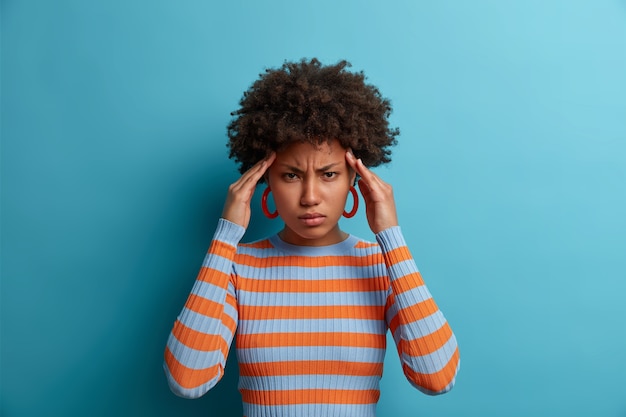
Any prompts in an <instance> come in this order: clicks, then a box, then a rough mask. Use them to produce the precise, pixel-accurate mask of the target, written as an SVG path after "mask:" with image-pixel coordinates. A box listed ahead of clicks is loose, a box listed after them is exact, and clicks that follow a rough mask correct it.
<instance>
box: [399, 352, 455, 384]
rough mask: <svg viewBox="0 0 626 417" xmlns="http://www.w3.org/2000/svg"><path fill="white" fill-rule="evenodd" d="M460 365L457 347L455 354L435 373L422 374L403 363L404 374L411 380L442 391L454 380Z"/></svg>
mask: <svg viewBox="0 0 626 417" xmlns="http://www.w3.org/2000/svg"><path fill="white" fill-rule="evenodd" d="M458 366H459V348H458V347H457V348H456V350H455V351H454V354H453V355H452V357H451V358H450V360H449V361H448V363H447V364H446V366H444V367H443V368H442V369H441V370H439V372H435V373H434V374H421V373H419V372H415V371H413V370H412V369H411V368H409V367H408V366H407V365H403V367H402V368H403V370H404V374H405V375H406V376H407V378H409V379H410V380H411V381H413V382H415V383H416V384H417V385H419V386H420V387H423V388H426V389H428V390H430V391H435V392H437V391H441V390H442V389H444V388H445V387H447V386H448V384H450V382H452V379H453V378H454V376H455V375H456V372H457V369H458Z"/></svg>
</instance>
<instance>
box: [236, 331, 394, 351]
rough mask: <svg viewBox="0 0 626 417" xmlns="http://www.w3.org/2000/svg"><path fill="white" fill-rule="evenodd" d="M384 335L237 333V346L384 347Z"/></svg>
mask: <svg viewBox="0 0 626 417" xmlns="http://www.w3.org/2000/svg"><path fill="white" fill-rule="evenodd" d="M385 341H386V339H385V335H379V334H368V333H348V332H335V333H332V332H319V333H315V332H311V333H309V332H307V333H278V332H277V333H265V334H262V335H258V334H252V335H249V334H241V333H239V334H238V335H237V347H240V348H264V347H285V346H348V347H371V348H380V349H382V348H384V347H385Z"/></svg>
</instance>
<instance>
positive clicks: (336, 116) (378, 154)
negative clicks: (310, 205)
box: [227, 58, 400, 173]
mask: <svg viewBox="0 0 626 417" xmlns="http://www.w3.org/2000/svg"><path fill="white" fill-rule="evenodd" d="M350 66H351V64H350V63H349V62H347V61H345V60H343V61H340V62H338V63H337V64H335V65H322V64H321V62H320V61H318V60H317V59H316V58H313V59H311V60H308V61H307V60H306V59H302V60H300V61H299V62H287V61H286V62H285V63H283V65H282V66H281V67H280V68H277V69H266V70H265V73H263V74H260V75H259V79H257V80H256V81H255V82H254V83H253V84H252V86H251V87H250V88H249V89H248V90H247V91H246V92H244V94H243V97H242V98H241V100H240V101H239V105H240V108H239V109H238V110H236V111H234V112H232V113H231V116H233V119H232V120H231V121H230V123H229V124H228V138H229V141H228V145H227V146H228V148H229V157H230V158H234V159H235V161H236V162H237V163H239V164H240V167H239V171H240V172H241V173H244V172H245V171H247V170H248V169H249V168H251V167H252V165H254V164H255V163H256V162H258V161H260V160H261V159H263V158H264V157H265V156H267V155H268V154H269V153H270V152H272V151H279V150H281V149H282V148H284V147H285V146H287V145H289V144H290V143H293V142H309V143H311V144H313V145H320V144H322V143H323V142H324V141H327V142H328V141H331V140H333V139H336V140H338V141H339V143H340V144H341V145H342V146H343V147H344V148H351V149H352V152H353V153H354V155H355V156H356V157H357V158H361V160H362V161H363V163H364V164H365V165H366V166H369V167H372V166H378V165H381V164H384V163H387V162H390V161H391V158H390V155H391V150H390V149H389V147H391V146H393V145H395V144H396V136H397V135H399V134H400V131H399V129H398V128H390V127H389V121H388V117H389V115H390V114H391V112H392V107H391V102H390V101H389V100H388V99H386V98H384V97H382V96H381V94H380V91H379V90H378V88H377V87H375V86H373V85H371V84H367V83H366V82H365V79H366V77H365V75H364V74H363V72H358V73H354V72H349V71H347V68H348V67H350Z"/></svg>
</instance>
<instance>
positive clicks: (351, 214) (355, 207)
mask: <svg viewBox="0 0 626 417" xmlns="http://www.w3.org/2000/svg"><path fill="white" fill-rule="evenodd" d="M350 192H351V193H352V198H353V199H354V204H353V205H352V210H350V212H349V213H347V212H346V211H345V210H344V211H343V216H344V217H346V218H348V219H349V218H350V217H354V215H355V214H356V212H357V210H358V209H359V195H358V194H357V192H356V189H355V188H354V187H350Z"/></svg>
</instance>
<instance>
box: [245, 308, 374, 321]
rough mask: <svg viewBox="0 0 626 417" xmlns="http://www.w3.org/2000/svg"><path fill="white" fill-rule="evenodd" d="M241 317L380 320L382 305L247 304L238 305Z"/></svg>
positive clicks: (261, 318)
mask: <svg viewBox="0 0 626 417" xmlns="http://www.w3.org/2000/svg"><path fill="white" fill-rule="evenodd" d="M238 309H239V317H240V318H241V319H245V318H254V319H258V320H269V319H276V320H279V319H294V320H295V319H364V320H382V319H384V318H385V310H384V306H360V305H359V306H289V307H285V306H247V305H240V306H238Z"/></svg>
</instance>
